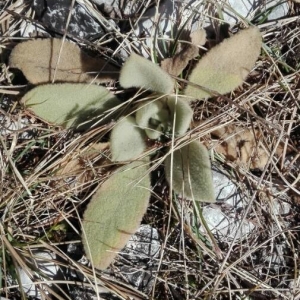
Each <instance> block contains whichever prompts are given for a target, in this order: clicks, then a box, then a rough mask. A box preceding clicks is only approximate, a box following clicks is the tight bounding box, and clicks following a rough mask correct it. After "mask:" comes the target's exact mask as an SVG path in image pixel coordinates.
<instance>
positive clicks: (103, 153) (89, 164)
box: [55, 143, 110, 194]
mask: <svg viewBox="0 0 300 300" xmlns="http://www.w3.org/2000/svg"><path fill="white" fill-rule="evenodd" d="M108 148H109V143H97V144H93V145H90V146H88V147H87V148H86V149H83V150H82V151H81V152H80V153H78V151H76V152H73V151H72V153H68V155H67V156H66V157H65V159H63V160H62V161H61V163H60V164H59V167H58V168H57V172H56V174H55V176H56V177H57V178H60V179H59V180H58V181H55V187H56V188H59V189H60V190H61V189H63V190H64V189H66V190H69V189H70V188H72V193H74V194H78V193H80V192H82V191H83V190H84V188H85V184H88V183H89V182H91V181H92V180H93V179H95V178H96V176H97V174H98V173H99V167H100V168H103V167H105V166H106V165H107V164H109V162H110V161H109V159H108ZM95 159H97V160H96V161H94V160H95Z"/></svg>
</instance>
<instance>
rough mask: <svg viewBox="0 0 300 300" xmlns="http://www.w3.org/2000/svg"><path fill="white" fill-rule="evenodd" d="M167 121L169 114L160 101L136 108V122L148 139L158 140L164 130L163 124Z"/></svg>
mask: <svg viewBox="0 0 300 300" xmlns="http://www.w3.org/2000/svg"><path fill="white" fill-rule="evenodd" d="M168 119H169V113H168V111H167V110H166V109H164V108H163V103H162V102H161V101H149V102H147V103H143V104H142V105H140V107H138V110H137V112H136V122H137V124H138V126H140V128H142V129H144V130H145V133H146V135H147V136H148V138H150V139H158V138H159V136H160V135H161V133H162V130H163V128H164V126H163V123H166V122H167V121H168Z"/></svg>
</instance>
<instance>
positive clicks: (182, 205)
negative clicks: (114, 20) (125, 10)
mask: <svg viewBox="0 0 300 300" xmlns="http://www.w3.org/2000/svg"><path fill="white" fill-rule="evenodd" d="M20 3H21V4H20ZM83 3H85V5H89V4H91V3H90V2H89V1H87V0H85V1H83ZM151 5H152V3H151V2H150V1H148V2H147V3H142V5H141V9H140V10H138V13H137V15H136V16H135V17H134V18H131V19H129V22H128V24H129V25H128V28H129V31H127V32H121V31H119V30H112V32H111V33H109V34H107V35H106V36H105V38H101V39H99V40H96V41H94V42H93V43H91V42H89V41H86V40H78V39H77V42H78V43H79V44H80V45H81V46H84V47H85V48H89V49H91V50H93V51H94V50H98V51H99V54H101V55H104V56H107V57H112V59H113V60H114V61H115V62H120V57H121V54H122V53H124V52H128V53H130V52H131V51H133V50H135V51H141V48H139V47H138V46H137V44H136V37H134V36H133V34H132V31H130V26H133V25H134V23H135V22H137V21H138V20H139V18H141V17H142V16H143V13H144V12H145V10H146V8H147V7H148V6H151ZM198 5H201V4H200V3H198ZM203 5H204V4H203ZM30 7H31V1H27V2H22V1H21V2H18V1H13V0H9V1H6V3H5V4H3V5H2V8H1V10H0V25H1V27H0V29H1V48H0V51H1V71H0V92H1V93H2V96H1V100H0V101H1V102H0V105H1V110H0V117H1V119H0V133H1V135H0V144H1V146H0V172H1V175H0V197H1V201H0V216H1V223H0V230H1V242H2V251H1V253H0V259H1V263H2V268H1V278H2V282H1V284H2V286H1V293H2V295H3V296H6V297H7V298H10V297H13V296H16V297H18V298H23V299H26V296H25V294H24V293H23V292H22V289H20V288H19V287H18V284H17V283H18V269H19V268H22V269H24V270H26V273H28V276H29V277H31V278H32V279H34V280H35V281H36V285H37V286H39V288H40V289H41V291H42V293H41V297H42V298H43V299H50V298H51V296H50V295H53V296H55V297H56V298H58V299H75V296H74V295H73V296H70V295H67V293H66V292H65V291H66V290H67V289H66V287H67V286H68V287H69V288H71V287H74V286H80V287H81V288H82V289H83V288H85V290H84V292H83V295H82V296H81V298H82V299H91V297H92V296H91V295H92V292H93V291H96V292H101V293H102V297H103V298H104V299H105V297H106V298H107V299H129V297H132V298H133V299H148V298H151V299H178V300H179V299H299V298H300V273H299V266H300V264H299V250H300V244H299V238H300V234H299V233H300V228H299V212H300V207H299V204H300V191H299V169H300V164H299V163H300V154H299V146H300V142H299V140H300V129H299V124H300V118H299V113H300V108H299V103H300V102H299V99H300V88H299V86H300V85H299V61H300V60H299V58H300V55H299V53H300V52H299V51H300V38H299V24H298V23H299V20H298V17H297V14H298V13H299V9H300V7H299V5H296V4H294V5H291V10H290V13H289V15H288V16H286V17H285V18H284V19H282V20H280V21H278V22H263V23H262V24H259V25H258V26H259V27H260V29H261V32H262V34H263V41H264V47H263V51H262V54H261V56H260V57H259V60H258V61H257V63H256V66H255V68H254V70H253V71H252V72H251V74H250V76H249V77H248V79H247V82H245V83H244V85H243V86H242V87H240V88H238V89H237V90H236V91H235V92H234V93H232V94H230V95H227V96H226V97H214V98H212V99H210V100H209V101H204V102H203V101H202V102H198V103H195V104H194V107H193V108H194V111H195V116H194V120H195V122H194V126H193V128H192V129H191V130H190V132H188V133H187V134H186V136H185V137H183V138H182V139H183V140H185V141H188V140H190V139H191V138H201V139H202V140H203V141H204V142H205V143H206V145H208V146H209V147H212V145H215V140H214V139H213V136H212V135H211V132H213V131H214V130H216V129H218V128H220V127H222V126H225V124H231V125H234V126H239V127H244V128H250V129H253V130H254V129H256V130H258V131H259V132H260V133H261V139H262V140H261V141H260V142H261V143H262V145H263V147H264V148H265V150H266V151H267V152H268V153H269V159H268V162H267V164H266V166H265V167H264V169H263V170H257V171H250V170H249V169H247V168H245V167H244V166H240V165H238V164H236V162H235V161H231V160H228V159H226V158H225V157H223V156H222V155H218V154H216V153H215V155H214V161H215V164H217V165H220V166H222V167H223V168H224V169H226V170H229V171H230V173H231V174H232V179H233V180H234V181H235V182H236V183H237V184H238V187H239V189H240V192H241V196H242V199H243V200H242V201H243V206H242V207H243V208H242V209H241V210H240V211H238V213H237V212H236V215H235V217H236V222H237V226H239V227H241V226H242V224H243V222H244V221H245V220H250V221H251V222H252V224H254V225H255V229H254V230H253V231H252V232H251V233H250V234H249V235H248V236H247V238H246V239H244V240H242V241H241V240H239V239H238V236H237V235H235V236H234V237H233V238H232V239H225V240H224V239H220V238H219V237H218V236H214V235H213V234H212V233H211V232H210V231H209V230H208V229H207V226H206V221H205V219H204V218H203V216H202V204H201V205H199V204H197V203H190V202H187V201H185V200H184V199H180V198H178V197H176V195H170V193H169V190H168V187H167V184H166V181H165V179H164V175H163V171H162V168H161V166H160V167H158V168H157V169H156V171H154V172H153V183H154V185H153V191H154V193H153V197H152V199H151V203H150V206H149V209H148V213H147V214H146V215H145V217H144V223H146V224H150V225H151V226H153V227H155V228H157V229H158V230H159V233H160V236H161V242H162V250H161V253H160V256H159V257H158V258H156V259H154V260H151V261H149V264H148V267H147V269H146V270H145V271H146V272H147V273H149V274H152V275H153V276H154V277H155V283H154V286H153V289H152V291H151V292H150V293H148V294H145V293H144V291H143V290H137V289H135V288H134V287H133V286H132V285H131V284H129V283H128V282H126V281H125V280H124V276H123V275H122V273H121V272H120V268H119V266H120V264H122V263H124V261H123V260H121V258H118V259H117V260H116V263H115V264H113V265H112V266H111V269H110V270H109V271H107V272H99V271H97V270H95V269H93V268H92V266H90V265H89V264H84V263H82V262H81V263H79V262H77V260H78V257H76V255H70V254H68V253H67V251H66V249H67V246H68V245H70V244H74V245H77V246H78V249H79V253H81V251H82V250H81V236H80V218H81V216H82V213H83V210H84V207H85V205H86V203H87V202H88V201H89V199H90V196H91V195H92V194H93V191H94V190H95V188H96V187H97V186H98V185H99V184H101V183H102V182H103V181H104V180H105V179H106V178H107V177H108V176H109V174H110V171H111V170H112V169H113V168H114V166H113V165H110V164H109V163H107V161H106V160H105V159H104V158H103V156H102V155H101V156H97V157H94V158H93V160H92V161H86V160H84V159H83V160H82V164H81V166H82V168H81V169H79V170H78V176H73V177H72V178H70V177H67V178H65V177H63V176H57V175H56V171H57V169H58V168H59V167H60V166H61V165H62V164H63V163H64V162H66V161H69V160H70V159H77V160H78V159H79V160H80V159H82V158H81V156H80V154H81V153H82V152H83V151H84V149H86V148H87V147H90V146H91V145H93V143H95V142H97V141H100V140H101V141H106V140H107V136H108V133H109V130H110V129H111V126H113V124H108V125H105V126H102V127H100V128H96V129H93V130H91V131H89V132H86V133H83V134H73V133H72V132H66V131H63V130H61V129H60V128H56V127H54V126H51V125H49V124H45V123H43V122H41V121H39V120H37V119H36V118H35V117H34V116H33V115H29V114H28V113H27V112H26V111H24V110H23V109H22V107H21V106H20V105H19V103H18V100H19V99H20V95H21V94H22V93H24V91H25V90H27V89H28V88H29V85H27V83H26V82H25V84H24V85H22V84H23V83H24V80H19V79H18V78H16V79H14V73H13V72H12V70H10V69H9V68H8V66H7V57H8V53H9V52H10V50H11V49H12V47H13V45H15V44H16V43H17V42H19V41H20V40H22V39H23V38H22V37H20V26H21V24H24V23H34V22H33V12H32V10H31V8H30ZM195 7H196V5H195ZM91 9H92V8H91ZM216 9H217V7H216V6H215V5H214V4H213V2H208V1H207V3H206V4H205V8H204V10H203V15H202V16H200V19H201V18H202V17H204V16H214V17H213V18H211V20H212V22H213V24H214V25H215V26H217V25H219V24H220V21H219V20H218V18H216V16H215V14H214V12H215V11H216ZM10 11H11V12H13V13H10ZM93 12H94V13H95V15H96V16H97V17H98V18H99V19H101V20H102V22H104V21H103V17H102V16H101V15H100V14H99V12H98V11H97V10H95V9H93ZM122 17H123V18H124V19H125V17H126V16H122ZM158 17H159V16H157V18H158ZM180 21H182V22H184V21H185V20H180ZM242 23H243V22H241V24H242ZM35 24H36V25H37V26H39V24H37V23H35ZM185 24H186V26H187V28H188V25H189V22H187V23H185ZM62 34H63V33H62ZM151 34H152V35H153V37H154V38H155V40H157V39H156V38H157V32H156V31H155V28H153V31H152V32H151ZM66 37H69V36H68V34H67V33H65V34H64V35H63V38H66ZM70 38H72V39H74V37H70ZM75 40H76V39H75ZM141 40H142V38H139V41H141ZM164 42H165V41H164ZM111 45H113V47H114V48H111V47H112V46H111ZM121 50H122V51H123V52H122V53H121V52H120V51H121ZM144 50H145V52H147V53H149V55H150V56H151V57H152V58H153V59H154V58H155V59H156V58H157V57H159V56H160V55H159V52H158V51H157V49H155V47H154V48H147V47H146V46H144ZM188 73H189V70H187V71H186V73H185V75H187V74H188ZM15 81H16V82H17V84H15V83H12V82H15ZM178 82H179V84H180V85H182V86H183V85H184V81H182V80H179V81H178ZM111 88H112V87H111ZM112 89H113V90H115V91H116V93H118V94H119V95H120V96H121V97H123V98H124V100H128V99H127V98H125V97H127V95H128V94H126V93H124V91H122V90H121V89H119V88H118V87H117V86H116V87H114V88H112ZM137 98H139V99H141V100H142V97H141V96H139V97H137ZM4 120H5V121H4ZM24 120H27V121H26V122H25V121H24ZM199 120H201V122H199ZM24 122H25V123H24ZM28 137H30V138H28ZM279 145H283V151H281V155H280V156H279V157H278V156H276V155H275V153H276V149H277V148H278V147H279ZM149 146H152V147H153V149H154V148H155V147H156V148H157V149H159V147H163V146H165V145H164V144H163V143H156V144H153V145H149ZM212 153H213V152H212ZM106 154H107V155H109V153H108V152H107V153H106V152H105V153H104V156H105V155H106ZM103 161H106V162H105V164H104V165H103V163H102V162H103ZM86 174H88V176H87V180H85V181H84V182H82V180H79V178H82V176H85V175H86ZM171 196H172V197H171ZM276 199H279V202H280V203H284V202H287V203H289V204H290V205H291V209H290V211H289V212H288V213H286V214H278V213H277V212H276V209H275V206H274V203H275V201H276ZM203 205H205V204H203ZM215 206H218V207H219V209H221V210H222V211H223V212H224V213H225V214H226V213H230V211H229V209H228V207H227V206H226V205H223V204H222V203H219V204H215ZM199 227H201V228H204V230H202V231H199ZM47 249H48V250H51V251H53V252H54V253H55V254H56V260H55V264H57V265H58V266H59V267H60V268H61V270H64V271H66V270H68V272H71V271H73V272H75V271H76V272H78V273H80V274H81V275H80V276H79V277H78V279H76V280H75V279H74V278H71V279H70V277H68V276H65V277H62V278H58V279H54V280H52V281H51V283H52V286H51V287H50V286H49V285H47V280H44V281H40V280H39V279H38V277H37V274H39V272H42V270H39V269H38V268H37V267H36V265H35V263H36V262H37V261H38V259H37V258H36V255H35V251H37V250H47ZM79 258H80V257H79ZM131 267H133V268H135V266H131ZM136 269H139V267H138V266H137V267H136ZM46 277H47V276H46ZM12 280H13V282H14V283H13V284H11V283H10V282H11V281H12ZM45 289H47V290H48V294H47V293H45ZM43 291H44V292H43ZM112 295H114V297H115V298H113V296H112Z"/></svg>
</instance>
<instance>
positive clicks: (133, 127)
mask: <svg viewBox="0 0 300 300" xmlns="http://www.w3.org/2000/svg"><path fill="white" fill-rule="evenodd" d="M110 148H111V154H112V161H126V160H131V159H134V158H137V157H138V156H139V155H140V154H141V153H142V152H143V151H144V150H145V148H146V144H145V134H144V131H143V130H142V129H141V128H139V127H138V126H137V124H136V121H135V118H134V117H131V116H127V117H125V118H121V119H120V120H119V121H118V122H117V123H116V125H115V126H114V128H113V129H112V132H111V137H110Z"/></svg>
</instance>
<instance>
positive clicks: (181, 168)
mask: <svg viewBox="0 0 300 300" xmlns="http://www.w3.org/2000/svg"><path fill="white" fill-rule="evenodd" d="M173 155H174V157H173V166H171V154H170V155H168V156H167V158H166V160H165V172H166V178H167V180H168V182H169V183H170V182H171V172H173V181H172V184H173V190H174V191H175V192H176V193H177V194H183V196H184V197H186V198H188V199H193V198H194V199H195V200H196V201H203V202H215V195H214V188H213V181H212V172H211V166H210V161H209V155H208V151H207V149H206V148H205V146H203V145H202V144H201V143H199V142H198V141H194V142H191V143H190V144H188V145H186V146H183V147H182V148H180V149H178V150H175V151H174V153H173Z"/></svg>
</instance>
